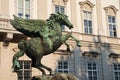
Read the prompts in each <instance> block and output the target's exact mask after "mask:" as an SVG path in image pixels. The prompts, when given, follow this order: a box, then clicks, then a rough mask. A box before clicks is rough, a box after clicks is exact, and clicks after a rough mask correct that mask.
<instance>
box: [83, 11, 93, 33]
mask: <svg viewBox="0 0 120 80" xmlns="http://www.w3.org/2000/svg"><path fill="white" fill-rule="evenodd" d="M84 32H85V33H86V34H91V33H92V15H91V12H87V11H84Z"/></svg>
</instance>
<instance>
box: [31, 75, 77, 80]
mask: <svg viewBox="0 0 120 80" xmlns="http://www.w3.org/2000/svg"><path fill="white" fill-rule="evenodd" d="M32 80H78V79H77V78H76V77H75V76H74V75H72V74H54V75H52V76H46V75H41V76H34V77H32Z"/></svg>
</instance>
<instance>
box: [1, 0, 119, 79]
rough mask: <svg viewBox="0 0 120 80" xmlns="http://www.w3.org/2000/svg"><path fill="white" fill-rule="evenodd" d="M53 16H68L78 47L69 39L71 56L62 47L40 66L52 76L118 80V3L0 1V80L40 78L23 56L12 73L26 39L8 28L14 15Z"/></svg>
mask: <svg viewBox="0 0 120 80" xmlns="http://www.w3.org/2000/svg"><path fill="white" fill-rule="evenodd" d="M56 12H59V13H63V14H65V15H67V16H68V18H69V20H70V21H71V23H72V24H73V25H74V28H73V29H72V32H73V33H72V34H73V36H75V37H77V38H78V39H79V40H80V42H81V47H77V46H76V43H75V42H74V41H73V40H72V39H69V40H68V41H67V42H68V44H69V45H70V49H71V52H66V46H65V45H64V44H63V45H62V46H61V47H60V48H59V49H58V50H57V51H56V52H54V53H52V54H50V55H47V56H45V57H44V58H43V59H42V63H43V64H45V65H46V66H49V67H51V68H52V70H53V73H58V72H60V73H70V74H74V75H75V76H76V77H77V78H78V79H79V80H120V49H119V47H120V23H119V22H120V0H0V79H1V80H30V79H31V77H32V76H35V75H39V74H41V72H40V71H39V70H37V69H35V68H32V67H31V59H30V58H28V57H27V56H26V55H24V56H23V57H20V58H19V61H20V64H21V69H20V71H19V74H18V75H17V74H16V73H13V72H12V68H11V67H12V57H13V55H14V54H15V53H16V52H17V51H19V50H18V48H17V43H18V42H19V41H20V40H22V39H28V37H26V36H25V35H23V34H22V33H20V32H18V31H16V30H15V29H14V28H13V27H12V25H10V22H9V21H10V19H13V14H15V15H17V16H18V17H22V18H24V19H43V20H46V19H47V18H48V17H49V16H50V14H51V13H56ZM61 29H62V30H63V33H66V32H70V31H71V30H69V29H68V28H67V27H65V26H64V25H62V26H61ZM46 72H47V71H46Z"/></svg>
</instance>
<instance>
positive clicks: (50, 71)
mask: <svg viewBox="0 0 120 80" xmlns="http://www.w3.org/2000/svg"><path fill="white" fill-rule="evenodd" d="M41 67H43V68H45V69H46V70H48V71H49V73H50V75H52V69H51V68H49V67H47V66H45V65H43V64H41Z"/></svg>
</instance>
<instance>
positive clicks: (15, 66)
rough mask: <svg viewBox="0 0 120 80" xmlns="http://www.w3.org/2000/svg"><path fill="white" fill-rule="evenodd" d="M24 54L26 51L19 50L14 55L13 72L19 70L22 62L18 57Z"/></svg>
mask: <svg viewBox="0 0 120 80" xmlns="http://www.w3.org/2000/svg"><path fill="white" fill-rule="evenodd" d="M23 55H24V51H19V52H17V53H16V54H15V55H14V56H13V60H12V62H13V66H12V68H13V72H18V70H19V69H20V64H19V61H18V58H19V57H21V56H23Z"/></svg>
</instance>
